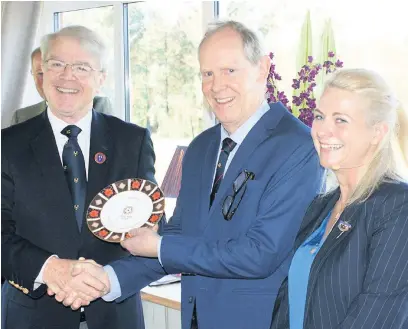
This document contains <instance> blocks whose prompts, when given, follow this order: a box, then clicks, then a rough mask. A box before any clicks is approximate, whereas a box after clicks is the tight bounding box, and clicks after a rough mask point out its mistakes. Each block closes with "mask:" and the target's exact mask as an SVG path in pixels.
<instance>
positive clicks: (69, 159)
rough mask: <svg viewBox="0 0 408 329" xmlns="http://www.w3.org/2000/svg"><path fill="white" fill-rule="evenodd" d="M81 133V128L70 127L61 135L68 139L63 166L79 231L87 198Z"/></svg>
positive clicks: (63, 155)
mask: <svg viewBox="0 0 408 329" xmlns="http://www.w3.org/2000/svg"><path fill="white" fill-rule="evenodd" d="M80 132H81V128H79V127H77V126H75V125H69V126H67V127H65V128H64V129H63V130H62V131H61V134H63V135H65V136H67V137H68V141H67V142H66V143H65V145H64V150H63V152H62V164H63V166H64V173H65V178H66V180H67V183H68V187H69V191H70V192H71V196H72V202H73V208H74V212H75V218H76V221H77V224H78V228H79V230H81V227H82V220H83V216H84V211H85V197H86V172H85V160H84V155H83V154H82V151H81V148H80V147H79V144H78V135H79V133H80Z"/></svg>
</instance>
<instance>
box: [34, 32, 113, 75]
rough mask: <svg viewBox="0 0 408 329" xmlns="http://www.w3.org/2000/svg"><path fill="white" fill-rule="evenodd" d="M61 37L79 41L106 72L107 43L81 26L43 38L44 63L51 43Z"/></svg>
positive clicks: (42, 52)
mask: <svg viewBox="0 0 408 329" xmlns="http://www.w3.org/2000/svg"><path fill="white" fill-rule="evenodd" d="M59 37H70V38H74V39H76V40H78V41H79V43H80V44H81V46H82V47H83V48H84V49H86V50H87V51H88V52H89V53H91V54H92V55H93V56H95V57H96V58H97V60H98V61H99V65H100V69H101V71H106V62H107V60H106V56H107V49H106V46H105V43H104V42H103V40H102V38H101V37H100V36H99V35H98V34H97V33H96V32H94V31H92V30H90V29H88V28H86V27H84V26H81V25H72V26H67V27H64V28H63V29H61V30H59V31H58V32H55V33H51V34H47V35H45V36H43V37H42V39H41V54H42V60H43V61H44V60H45V59H46V58H47V56H48V51H49V48H50V43H51V42H52V41H54V40H56V39H57V38H59Z"/></svg>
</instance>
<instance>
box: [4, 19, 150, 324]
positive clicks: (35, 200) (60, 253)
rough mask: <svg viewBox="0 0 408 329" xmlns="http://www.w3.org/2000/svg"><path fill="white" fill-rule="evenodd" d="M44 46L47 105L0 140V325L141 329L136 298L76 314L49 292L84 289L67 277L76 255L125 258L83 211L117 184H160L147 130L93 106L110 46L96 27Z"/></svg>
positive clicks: (73, 29) (47, 40) (69, 31)
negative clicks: (96, 232)
mask: <svg viewBox="0 0 408 329" xmlns="http://www.w3.org/2000/svg"><path fill="white" fill-rule="evenodd" d="M42 49H43V50H44V51H43V52H42V53H43V57H44V58H43V59H44V61H43V68H44V92H45V95H46V99H47V101H48V107H47V109H46V111H44V112H43V113H41V114H39V115H37V116H35V117H34V118H32V119H29V120H27V121H25V122H22V123H20V124H17V125H14V126H12V127H9V128H7V129H4V130H2V136H1V137H2V139H1V141H2V150H1V170H2V173H1V174H2V175H1V229H2V230H1V240H2V241H1V242H2V245H1V246H2V250H1V252H2V253H1V256H2V259H1V261H2V263H1V265H2V275H3V276H4V277H5V278H6V280H7V281H6V283H5V284H4V285H3V288H2V310H1V311H2V314H1V315H2V326H1V327H2V329H33V328H54V329H57V328H60V329H68V328H69V329H78V328H81V329H86V328H88V329H108V328H112V329H113V328H120V329H144V321H143V312H142V305H141V300H140V296H139V294H135V295H134V296H133V297H132V298H129V299H128V300H126V302H124V303H120V304H117V303H105V302H104V301H103V300H97V301H95V302H93V303H92V304H90V305H84V306H85V307H84V309H83V310H82V311H80V310H78V311H76V312H73V311H72V310H71V309H70V308H68V307H65V306H64V305H62V304H60V303H57V302H56V301H55V300H54V298H51V297H50V296H47V294H46V292H47V288H48V289H50V290H52V291H54V292H58V289H62V288H66V287H67V286H70V287H77V285H78V284H81V283H76V282H77V281H78V279H79V278H78V276H77V277H75V278H73V277H72V275H71V274H72V269H71V268H72V266H73V264H75V262H76V261H77V260H78V258H80V257H85V258H90V259H94V260H95V261H96V262H98V263H101V264H106V263H109V262H112V261H114V260H116V259H118V258H120V257H125V256H128V255H129V253H128V252H126V250H124V249H123V248H121V246H120V245H117V244H110V243H106V242H104V241H101V240H99V239H97V238H95V237H94V236H93V235H92V233H91V232H90V231H89V230H88V229H87V226H86V221H85V220H84V217H85V213H86V209H87V206H88V205H89V203H90V201H91V200H92V199H93V197H94V196H95V195H96V194H97V193H98V192H99V191H100V190H101V189H103V188H104V187H105V186H107V185H108V184H111V183H112V182H115V181H117V180H121V179H125V178H128V177H141V178H145V179H149V180H154V160H155V156H154V152H153V145H152V141H151V139H150V134H149V132H148V131H147V130H146V129H145V128H141V127H138V126H136V125H133V124H130V123H126V122H124V121H122V120H120V119H118V118H115V117H112V116H109V115H105V114H102V113H98V112H96V111H95V110H93V109H92V107H93V98H94V96H95V94H96V92H97V91H98V89H99V88H100V86H101V85H102V83H103V81H104V78H105V68H106V66H105V64H104V63H105V60H104V59H105V56H104V54H105V53H106V47H105V46H104V43H103V41H102V40H100V38H99V37H98V36H97V35H96V34H95V33H94V32H93V31H91V30H88V29H87V28H85V27H82V26H69V27H66V28H64V29H62V30H60V31H58V32H56V33H54V34H51V35H47V36H45V37H44V39H43V42H42ZM86 280H91V281H92V283H93V284H94V285H97V286H98V285H99V289H98V290H95V289H94V290H91V291H88V294H87V295H89V293H91V294H92V296H95V294H100V293H101V291H103V289H104V287H103V284H102V285H101V283H98V281H96V279H94V280H92V278H87V279H86ZM91 281H88V282H89V283H91ZM82 287H85V286H84V285H83V286H82ZM88 287H89V286H88ZM85 288H86V287H85ZM88 290H89V289H88ZM82 296H83V297H84V298H86V295H82ZM84 301H85V299H84ZM87 304H89V303H87Z"/></svg>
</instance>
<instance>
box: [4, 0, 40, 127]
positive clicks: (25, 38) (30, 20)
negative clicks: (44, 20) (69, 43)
mask: <svg viewBox="0 0 408 329" xmlns="http://www.w3.org/2000/svg"><path fill="white" fill-rule="evenodd" d="M41 8H42V2H40V1H38V2H37V1H22V2H19V1H2V3H1V127H2V128H4V127H8V126H9V125H10V123H11V119H12V116H13V113H14V111H16V110H17V109H18V108H19V107H20V105H21V102H22V98H23V93H24V87H25V85H26V80H27V72H28V71H29V70H30V60H31V59H30V55H31V51H32V50H33V47H34V40H35V36H36V32H37V28H38V23H39V18H40V13H41Z"/></svg>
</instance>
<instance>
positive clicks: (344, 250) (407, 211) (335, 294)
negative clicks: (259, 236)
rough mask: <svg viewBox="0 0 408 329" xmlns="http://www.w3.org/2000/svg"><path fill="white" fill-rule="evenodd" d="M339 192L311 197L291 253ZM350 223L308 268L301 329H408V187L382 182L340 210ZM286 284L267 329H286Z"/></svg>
mask: <svg viewBox="0 0 408 329" xmlns="http://www.w3.org/2000/svg"><path fill="white" fill-rule="evenodd" d="M339 195H340V190H339V189H337V190H336V191H334V192H332V193H330V194H328V195H326V196H324V197H318V198H316V199H315V200H314V201H313V203H312V204H311V205H310V207H309V209H308V211H307V213H306V215H305V218H304V220H303V223H302V226H301V229H300V232H299V234H298V236H297V238H296V243H295V249H296V248H298V247H299V246H300V245H301V244H302V243H303V241H304V240H305V239H306V238H307V237H308V236H309V235H310V234H311V233H312V232H313V231H314V230H316V229H317V228H318V227H319V225H320V224H321V222H322V221H323V220H324V218H325V217H326V216H327V214H328V213H329V211H330V210H331V209H332V208H333V207H334V204H335V203H336V201H337V200H338V198H339ZM339 220H343V221H347V222H348V223H350V224H351V229H350V230H349V231H347V232H344V233H343V234H341V235H340V233H341V231H340V230H339V228H338V227H337V225H336V226H334V228H333V230H332V232H331V233H330V234H329V235H328V236H327V239H326V241H325V242H324V244H323V246H322V247H321V249H320V251H319V253H318V254H317V255H316V258H315V260H314V262H313V264H312V267H311V272H310V278H309V286H308V291H307V297H306V307H305V319H304V325H303V328H304V329H329V328H330V329H385V328H387V329H407V328H408V184H406V183H401V182H399V183H398V182H393V183H391V182H388V183H382V184H381V185H380V187H379V188H378V189H377V190H376V191H375V192H374V194H372V195H371V196H370V198H369V199H368V200H367V201H365V202H363V203H359V204H354V205H351V206H350V207H348V208H346V209H345V210H344V212H343V214H342V215H341V217H340V219H339ZM287 282H288V280H285V281H284V283H283V284H282V287H281V289H280V291H279V296H278V298H277V300H276V304H275V310H274V317H273V318H274V320H273V324H272V328H273V329H288V328H289V317H288V315H289V313H288V305H289V304H288V289H287V288H288V287H287V285H288V284H287Z"/></svg>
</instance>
